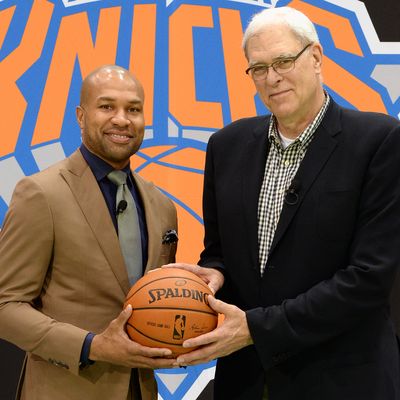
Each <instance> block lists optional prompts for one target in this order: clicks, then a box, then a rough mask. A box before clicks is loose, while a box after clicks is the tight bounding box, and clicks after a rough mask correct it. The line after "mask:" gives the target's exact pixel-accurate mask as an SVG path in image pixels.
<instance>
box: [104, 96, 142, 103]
mask: <svg viewBox="0 0 400 400" xmlns="http://www.w3.org/2000/svg"><path fill="white" fill-rule="evenodd" d="M116 100H117V99H116V98H114V97H108V96H100V97H98V98H97V101H98V102H102V101H111V102H113V101H116ZM128 103H130V104H141V103H143V102H142V100H139V99H137V100H136V99H134V100H128Z"/></svg>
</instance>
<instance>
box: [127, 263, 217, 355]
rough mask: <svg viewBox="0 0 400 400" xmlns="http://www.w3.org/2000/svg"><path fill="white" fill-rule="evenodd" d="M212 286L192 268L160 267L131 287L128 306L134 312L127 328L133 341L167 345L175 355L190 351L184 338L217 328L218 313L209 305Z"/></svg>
mask: <svg viewBox="0 0 400 400" xmlns="http://www.w3.org/2000/svg"><path fill="white" fill-rule="evenodd" d="M211 294H212V293H211V291H210V289H209V287H208V286H207V285H206V284H205V283H204V282H203V280H202V279H200V278H199V277H198V276H196V275H194V274H193V273H191V272H189V271H185V270H183V269H178V268H165V269H157V270H154V271H153V272H150V273H149V274H147V275H145V276H144V277H143V278H141V279H139V280H138V281H137V282H136V283H135V285H133V287H132V288H131V290H130V292H129V294H128V296H127V299H126V302H125V305H128V304H131V305H132V308H133V311H132V315H131V317H130V318H129V319H128V322H127V326H126V330H127V332H128V335H129V336H130V338H131V339H132V340H134V341H135V342H137V343H140V344H142V345H145V346H149V347H165V348H169V349H171V350H172V352H173V355H177V354H182V353H184V352H187V351H190V350H191V349H185V348H183V347H182V343H183V341H184V340H186V339H188V338H192V337H196V336H199V335H202V334H204V333H207V332H210V331H211V330H213V329H215V327H216V326H217V322H218V316H217V313H216V312H215V311H214V310H212V309H211V308H210V306H209V305H208V296H209V295H211Z"/></svg>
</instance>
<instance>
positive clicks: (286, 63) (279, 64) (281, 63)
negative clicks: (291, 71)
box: [274, 58, 293, 69]
mask: <svg viewBox="0 0 400 400" xmlns="http://www.w3.org/2000/svg"><path fill="white" fill-rule="evenodd" d="M292 64H293V60H292V59H291V58H285V59H282V60H278V61H275V62H274V68H278V69H288V68H290V67H291V66H292Z"/></svg>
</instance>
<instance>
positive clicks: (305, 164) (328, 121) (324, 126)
mask: <svg viewBox="0 0 400 400" xmlns="http://www.w3.org/2000/svg"><path fill="white" fill-rule="evenodd" d="M339 121H340V119H339V107H338V106H337V105H336V104H335V103H334V102H333V101H332V99H331V105H330V106H329V108H328V110H327V112H326V115H325V117H324V119H323V121H322V122H321V124H320V126H319V127H318V129H317V130H316V131H315V133H314V135H315V136H314V139H313V140H312V141H311V143H310V145H309V147H308V149H307V152H306V155H305V157H304V159H303V161H302V162H301V164H300V167H299V169H298V170H297V173H296V175H295V177H294V180H297V181H298V182H299V189H298V195H299V199H298V201H297V203H296V204H294V205H288V204H286V203H284V204H283V207H282V212H281V215H280V218H279V222H278V226H277V228H276V231H275V236H274V240H273V241H272V245H271V249H270V254H271V253H272V252H273V251H274V249H275V247H276V245H277V244H278V242H279V240H280V239H281V238H282V236H283V234H284V233H285V231H286V229H287V228H288V226H289V224H290V221H291V220H292V218H293V217H294V215H295V214H296V212H297V210H298V209H299V207H300V205H301V203H302V201H303V199H304V196H305V195H306V193H307V192H308V190H309V189H310V187H311V185H312V184H313V182H314V181H315V179H316V178H317V177H318V175H319V173H320V172H321V170H322V169H323V167H324V165H325V163H326V162H327V161H328V159H329V157H330V155H331V154H332V152H333V151H334V149H335V147H336V145H337V140H336V139H335V138H334V136H335V134H336V133H338V132H339V131H340V129H341V128H340V123H339Z"/></svg>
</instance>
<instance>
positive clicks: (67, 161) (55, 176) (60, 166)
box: [22, 150, 88, 189]
mask: <svg viewBox="0 0 400 400" xmlns="http://www.w3.org/2000/svg"><path fill="white" fill-rule="evenodd" d="M77 165H78V167H77ZM86 168H88V165H87V163H86V161H85V160H84V158H83V157H82V155H81V153H80V152H79V150H77V151H75V152H74V153H72V154H71V155H70V156H69V157H66V158H64V159H62V160H59V161H57V162H55V163H54V164H51V165H49V166H48V167H46V168H44V169H42V170H41V171H38V172H36V173H34V174H31V175H29V176H26V177H25V178H23V179H22V180H27V181H31V182H35V183H36V184H38V185H39V186H41V187H42V188H46V187H47V188H49V189H51V188H52V187H54V186H55V185H57V183H58V182H60V178H61V171H62V170H68V171H71V170H72V171H74V173H76V174H78V175H80V174H81V172H79V169H81V170H82V171H83V170H85V169H86ZM76 171H78V172H76Z"/></svg>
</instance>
